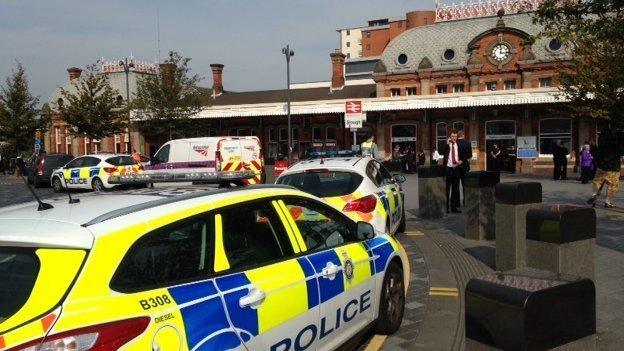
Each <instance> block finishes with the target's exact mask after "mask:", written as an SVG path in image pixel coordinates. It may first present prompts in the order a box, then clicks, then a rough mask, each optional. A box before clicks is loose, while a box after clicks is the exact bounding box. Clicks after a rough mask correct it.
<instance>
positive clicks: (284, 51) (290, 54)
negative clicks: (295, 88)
mask: <svg viewBox="0 0 624 351" xmlns="http://www.w3.org/2000/svg"><path fill="white" fill-rule="evenodd" d="M282 54H284V55H285V56H286V113H287V116H288V164H289V165H290V164H292V149H293V147H292V128H291V126H290V58H291V57H293V56H295V52H294V51H292V50H290V44H289V45H286V47H285V48H282Z"/></svg>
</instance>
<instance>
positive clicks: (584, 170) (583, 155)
mask: <svg viewBox="0 0 624 351" xmlns="http://www.w3.org/2000/svg"><path fill="white" fill-rule="evenodd" d="M579 158H580V159H581V161H580V164H581V183H583V184H587V183H588V182H589V176H590V175H591V171H592V168H593V163H594V162H593V160H594V158H593V156H592V154H591V151H590V150H589V142H588V141H586V142H585V144H584V145H583V148H582V149H581V152H580V157H579Z"/></svg>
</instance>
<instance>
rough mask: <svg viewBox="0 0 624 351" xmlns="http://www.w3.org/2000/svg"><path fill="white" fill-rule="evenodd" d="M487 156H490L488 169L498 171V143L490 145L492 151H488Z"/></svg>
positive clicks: (499, 159)
mask: <svg viewBox="0 0 624 351" xmlns="http://www.w3.org/2000/svg"><path fill="white" fill-rule="evenodd" d="M489 157H490V165H491V167H490V168H488V170H492V171H500V170H501V160H502V155H501V149H499V148H498V144H496V143H494V144H493V145H492V151H490V154H489Z"/></svg>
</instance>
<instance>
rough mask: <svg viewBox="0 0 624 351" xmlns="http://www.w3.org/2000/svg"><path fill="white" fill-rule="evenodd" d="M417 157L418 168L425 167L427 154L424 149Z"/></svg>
mask: <svg viewBox="0 0 624 351" xmlns="http://www.w3.org/2000/svg"><path fill="white" fill-rule="evenodd" d="M416 157H417V158H418V166H424V165H425V158H426V157H425V152H424V151H423V150H422V149H419V150H418V152H417V153H416Z"/></svg>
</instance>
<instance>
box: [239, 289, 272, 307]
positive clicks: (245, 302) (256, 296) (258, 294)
mask: <svg viewBox="0 0 624 351" xmlns="http://www.w3.org/2000/svg"><path fill="white" fill-rule="evenodd" d="M265 298H266V294H265V292H264V291H262V290H260V289H258V288H256V287H255V286H254V287H252V288H251V289H249V293H248V294H247V295H245V296H243V297H241V298H240V300H238V304H239V305H240V307H248V306H249V307H251V308H254V307H256V306H258V305H259V304H261V303H262V302H263V301H264V299H265Z"/></svg>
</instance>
